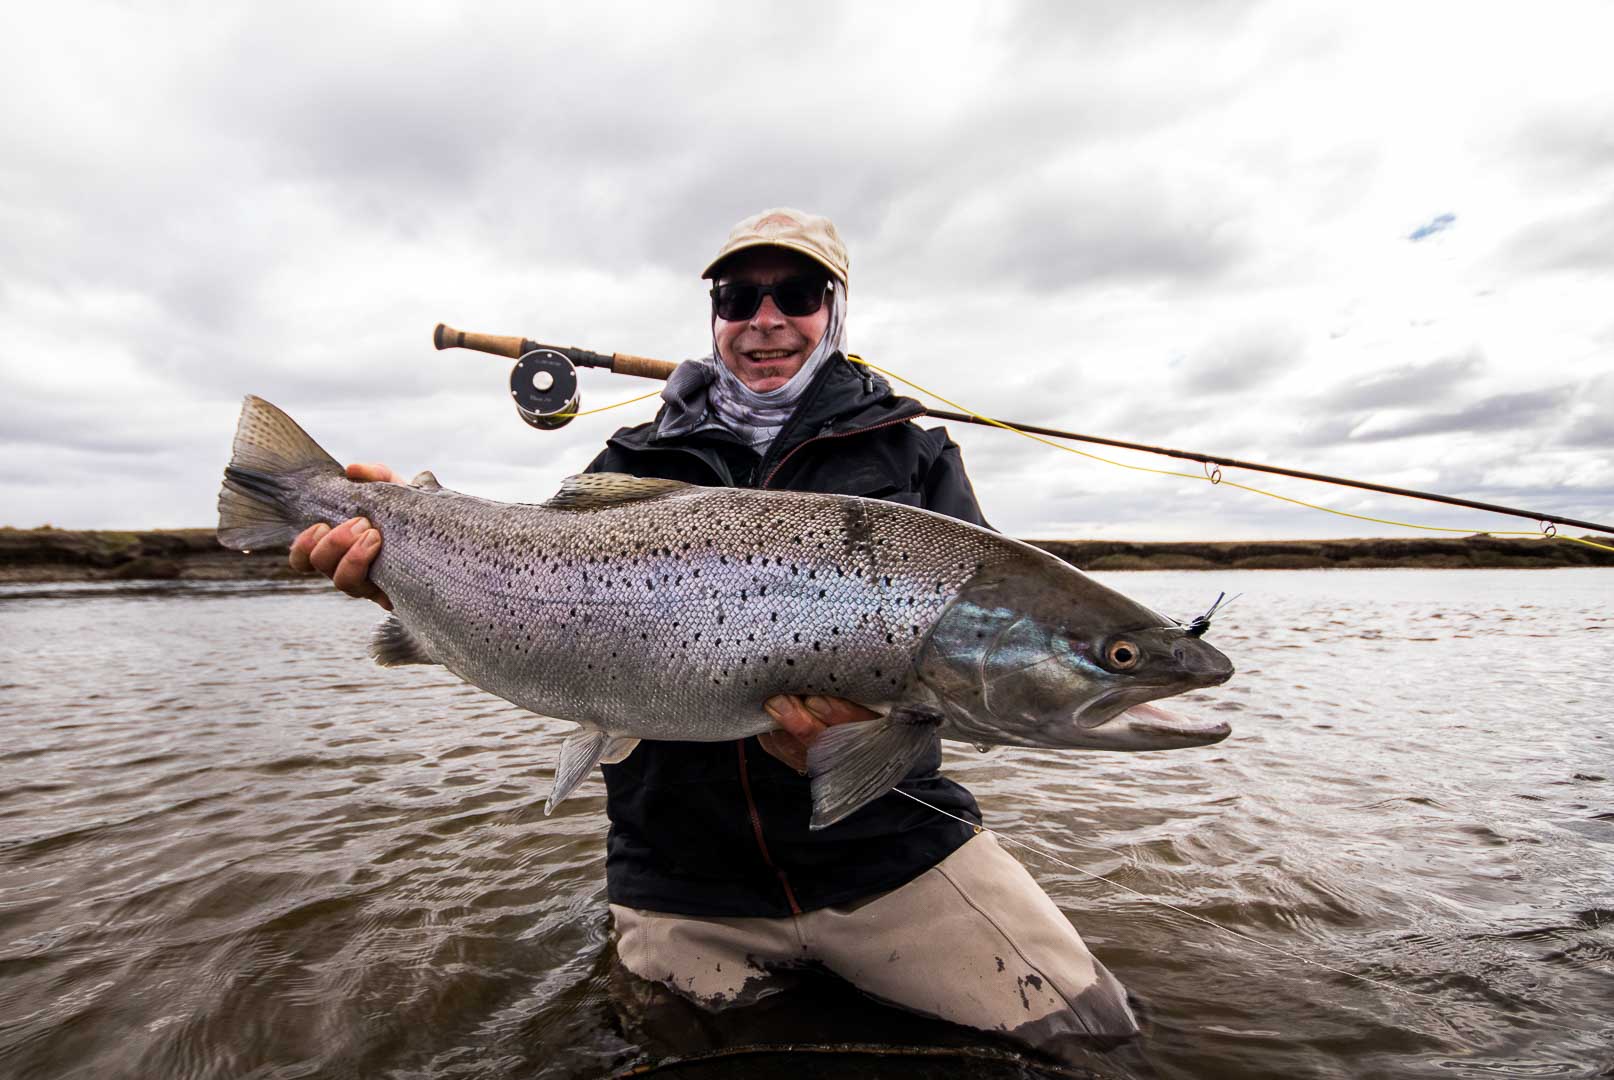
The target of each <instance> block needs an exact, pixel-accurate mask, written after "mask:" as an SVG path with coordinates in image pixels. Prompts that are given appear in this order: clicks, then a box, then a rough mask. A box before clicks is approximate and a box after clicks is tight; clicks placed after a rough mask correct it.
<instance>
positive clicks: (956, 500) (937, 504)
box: [921, 428, 996, 532]
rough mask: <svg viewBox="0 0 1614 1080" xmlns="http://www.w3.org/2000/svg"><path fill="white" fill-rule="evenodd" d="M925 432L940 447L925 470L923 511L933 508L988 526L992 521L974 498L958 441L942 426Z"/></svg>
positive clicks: (959, 518)
mask: <svg viewBox="0 0 1614 1080" xmlns="http://www.w3.org/2000/svg"><path fill="white" fill-rule="evenodd" d="M925 434H927V435H929V436H931V438H932V439H939V440H940V442H941V444H942V447H941V453H939V454H937V455H936V459H935V460H934V461H933V462H931V465H930V468H929V469H928V470H927V471H926V473H925V482H924V490H923V496H924V501H923V503H922V504H921V505H922V506H924V508H925V509H926V510H934V511H936V513H938V514H946V515H947V516H948V517H953V518H957V519H958V520H960V521H967V522H969V523H970V524H971V525H979V526H981V527H982V528H986V529H991V528H992V525H991V523H990V522H988V521H987V520H986V516H985V515H984V514H982V513H981V504H980V503H979V502H978V501H976V498H975V487H974V485H972V484H971V483H970V478H969V475H968V474H967V473H966V472H965V471H964V452H963V451H962V450H960V449H959V448H958V444H957V443H955V442H954V441H953V440H951V439H949V438H948V437H947V432H946V430H945V429H943V428H937V429H935V430H934V431H928V432H926V433H925ZM993 531H994V532H995V531H996V530H993Z"/></svg>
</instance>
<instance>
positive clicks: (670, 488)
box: [543, 472, 695, 510]
mask: <svg viewBox="0 0 1614 1080" xmlns="http://www.w3.org/2000/svg"><path fill="white" fill-rule="evenodd" d="M694 486H695V485H693V484H686V483H683V482H682V481H680V480H657V479H654V478H652V477H646V476H628V475H627V474H626V473H609V472H602V473H583V474H581V475H579V476H568V477H567V478H566V479H564V480H562V481H561V482H560V490H559V491H557V492H555V494H554V495H553V496H551V497H550V498H549V500H548V501H547V502H545V503H544V504H543V505H544V506H545V507H547V508H548V509H550V510H603V509H605V508H606V507H608V506H620V505H622V504H623V503H631V502H640V501H642V500H644V499H657V498H660V497H661V496H663V495H671V494H673V493H674V492H679V491H683V490H685V489H686V488H691V487H694Z"/></svg>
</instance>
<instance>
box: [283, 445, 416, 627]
mask: <svg viewBox="0 0 1614 1080" xmlns="http://www.w3.org/2000/svg"><path fill="white" fill-rule="evenodd" d="M347 478H348V479H349V480H355V481H357V482H359V483H361V484H366V483H387V484H401V483H403V480H402V479H400V478H399V476H398V475H397V474H396V473H394V472H393V471H392V470H391V469H389V468H387V467H386V466H385V465H349V466H348V467H347ZM380 550H381V532H380V530H378V529H373V528H371V527H370V523H369V522H368V521H366V520H365V519H364V518H361V517H358V518H351V519H349V520H348V521H344V522H342V524H340V525H338V526H337V527H336V528H334V529H333V528H331V527H330V526H329V525H325V524H320V525H310V526H309V527H308V528H306V529H304V530H303V531H302V533H301V534H300V535H299V536H298V537H297V539H296V540H293V541H292V543H291V557H290V562H291V568H292V569H293V570H318V571H319V572H320V573H322V574H324V575H325V576H326V577H328V578H330V579H331V584H333V585H335V586H336V587H337V588H338V589H341V590H342V591H343V592H345V593H347V594H348V595H349V596H357V597H359V598H360V599H361V600H374V601H375V602H376V603H378V604H380V605H381V606H382V607H384V608H386V609H387V610H388V611H391V610H392V601H391V600H390V599H388V597H387V594H386V593H384V592H382V591H381V590H380V589H379V588H377V587H376V585H375V583H374V582H372V581H371V580H370V564H371V563H372V562H374V561H375V557H376V554H377V553H378V552H379V551H380Z"/></svg>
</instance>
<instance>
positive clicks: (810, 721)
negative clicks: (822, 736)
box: [762, 694, 824, 742]
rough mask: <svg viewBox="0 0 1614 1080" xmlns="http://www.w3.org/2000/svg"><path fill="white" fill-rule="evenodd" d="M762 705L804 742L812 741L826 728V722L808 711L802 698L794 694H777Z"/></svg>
mask: <svg viewBox="0 0 1614 1080" xmlns="http://www.w3.org/2000/svg"><path fill="white" fill-rule="evenodd" d="M762 707H763V709H765V710H767V713H768V715H769V716H771V717H773V721H774V723H776V724H778V725H779V726H780V727H781V728H783V729H784V730H785V731H788V732H789V733H790V734H792V735H794V736H795V737H796V738H798V739H801V740H802V741H804V742H811V741H812V740H813V738H814V737H815V736H816V735H817V734H818V733H819V732H820V731H823V730H824V724H823V723H822V722H821V721H819V720H818V719H817V718H816V717H815V716H813V714H812V713H810V712H808V711H807V709H806V707H805V706H804V705H803V704H802V701H801V698H799V697H797V696H796V695H794V694H775V695H774V696H773V697H771V698H769V699H768V700H767V701H765V702H763V705H762Z"/></svg>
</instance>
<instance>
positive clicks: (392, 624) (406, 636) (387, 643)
mask: <svg viewBox="0 0 1614 1080" xmlns="http://www.w3.org/2000/svg"><path fill="white" fill-rule="evenodd" d="M370 657H371V659H373V660H374V661H375V662H376V663H377V664H380V665H381V666H382V667H402V666H403V665H405V664H440V663H442V661H441V660H438V659H437V658H435V657H434V656H432V654H431V653H430V652H429V651H428V650H427V648H426V645H425V643H424V642H422V641H421V640H420V639H419V638H418V637H416V636H415V635H414V634H413V633H412V632H411V631H410V629H409V627H407V626H405V625H404V624H403V620H402V619H400V618H398V616H396V615H388V616H387V617H386V618H385V619H382V620H381V622H380V623H378V624H377V625H376V628H375V634H374V635H373V636H372V637H371V638H370Z"/></svg>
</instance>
